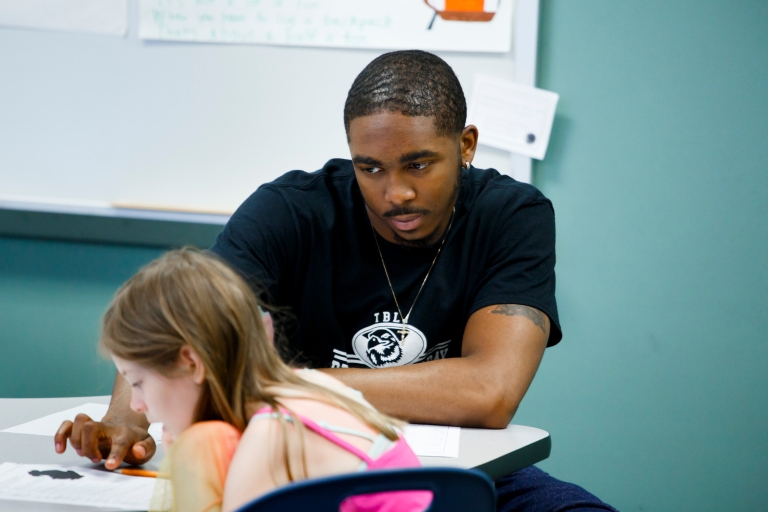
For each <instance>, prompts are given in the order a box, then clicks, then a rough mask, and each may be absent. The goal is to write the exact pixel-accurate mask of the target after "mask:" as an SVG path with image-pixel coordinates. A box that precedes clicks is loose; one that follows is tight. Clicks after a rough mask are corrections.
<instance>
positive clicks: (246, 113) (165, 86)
mask: <svg viewBox="0 0 768 512" xmlns="http://www.w3.org/2000/svg"><path fill="white" fill-rule="evenodd" d="M138 15H139V9H138V2H137V1H136V0H131V3H130V12H129V34H128V36H127V37H125V38H118V37H108V36H97V35H90V34H76V33H63V32H45V31H30V30H18V29H8V28H0V69H2V70H3V79H2V80H0V208H6V209H8V208H14V209H22V210H27V209H28V210H39V211H49V212H50V211H54V212H56V211H60V212H70V213H71V212H75V213H88V214H94V215H107V216H127V217H131V216H137V215H138V216H141V217H143V218H146V217H147V216H150V217H152V218H165V219H167V218H175V219H183V218H184V214H179V213H164V212H163V211H162V210H163V209H170V210H176V211H181V212H184V211H192V212H199V213H198V214H194V215H192V217H189V218H190V219H191V221H194V222H216V223H220V222H224V221H226V215H209V216H206V214H207V213H223V214H227V213H230V212H232V211H233V210H234V209H235V208H236V207H237V206H238V205H239V204H240V203H241V202H242V201H243V200H244V199H245V198H246V197H247V196H248V195H249V194H250V193H251V192H252V191H254V190H255V189H256V188H257V187H258V186H259V185H260V184H262V183H265V182H268V181H271V180H273V179H275V178H277V177H278V176H280V175H282V174H283V173H285V172H287V171H289V170H293V169H302V170H307V171H313V170H316V169H319V168H320V167H322V165H323V164H324V163H325V162H326V161H327V160H329V159H330V158H334V157H344V158H348V157H349V151H348V148H347V145H346V137H345V133H344V124H343V117H342V115H343V106H344V100H345V98H346V94H347V91H348V89H349V87H350V85H351V84H352V81H353V80H354V78H355V76H356V75H357V74H358V73H359V72H360V71H361V70H362V69H363V68H364V67H365V65H366V64H368V63H369V62H370V61H371V60H372V59H373V58H375V57H376V56H378V55H380V54H381V53H383V51H382V50H361V49H356V50H349V49H333V48H306V47H283V46H263V45H239V44H203V43H178V42H155V41H143V40H140V39H139V38H138V37H137V30H138V23H137V22H138ZM513 20H514V23H515V27H514V30H513V51H512V52H508V53H501V54H487V53H482V54H481V53H464V52H447V53H438V54H439V55H440V56H441V57H443V58H444V59H445V60H446V61H447V62H448V63H449V64H450V65H451V66H452V67H453V69H454V70H455V71H456V74H457V75H458V77H459V80H460V81H461V83H462V86H463V87H464V90H465V95H466V96H467V97H470V95H471V90H472V83H473V78H474V75H475V73H485V74H489V75H493V76H498V77H501V78H509V79H514V80H516V81H518V82H520V83H525V84H530V85H533V82H534V77H535V63H536V37H537V24H538V0H518V2H516V4H515V14H514V18H513ZM480 140H481V141H482V127H480ZM473 164H474V165H476V166H477V167H494V168H496V169H498V170H499V171H501V172H505V173H509V174H512V175H516V176H524V177H525V176H528V175H530V160H529V159H528V158H523V157H510V155H509V153H506V152H504V151H500V150H495V149H491V148H487V147H483V146H481V147H480V149H479V150H478V153H477V156H476V158H475V161H474V162H473ZM116 204H117V205H133V206H144V207H149V208H150V209H151V210H152V211H151V212H146V211H141V210H136V211H134V210H130V209H124V208H115V205H116ZM169 216H170V217H169Z"/></svg>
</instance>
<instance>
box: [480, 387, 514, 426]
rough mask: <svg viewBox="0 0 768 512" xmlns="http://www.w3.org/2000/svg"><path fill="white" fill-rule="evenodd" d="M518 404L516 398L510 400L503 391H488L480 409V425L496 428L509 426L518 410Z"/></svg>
mask: <svg viewBox="0 0 768 512" xmlns="http://www.w3.org/2000/svg"><path fill="white" fill-rule="evenodd" d="M517 406H518V402H517V401H516V400H510V399H509V397H508V396H506V395H505V394H504V393H502V392H497V393H488V394H487V395H486V397H485V399H484V400H482V407H481V408H480V410H479V411H478V413H479V414H478V421H477V423H478V426H479V427H480V428H494V429H501V428H507V425H509V423H510V422H511V421H512V418H513V417H514V416H515V413H516V412H517Z"/></svg>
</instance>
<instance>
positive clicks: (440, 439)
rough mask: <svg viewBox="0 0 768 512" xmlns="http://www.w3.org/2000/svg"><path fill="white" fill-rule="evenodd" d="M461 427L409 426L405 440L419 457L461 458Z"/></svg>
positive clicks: (406, 428)
mask: <svg viewBox="0 0 768 512" xmlns="http://www.w3.org/2000/svg"><path fill="white" fill-rule="evenodd" d="M460 433H461V428H459V427H444V426H440V425H408V426H407V427H405V440H406V441H408V445H410V447H411V449H412V450H413V451H414V453H416V455H418V456H419V457H453V458H456V457H458V456H459V434H460Z"/></svg>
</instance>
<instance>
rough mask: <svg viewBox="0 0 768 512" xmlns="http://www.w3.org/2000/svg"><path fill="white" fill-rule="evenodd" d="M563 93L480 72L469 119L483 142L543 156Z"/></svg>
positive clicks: (513, 150) (468, 115)
mask: <svg viewBox="0 0 768 512" xmlns="http://www.w3.org/2000/svg"><path fill="white" fill-rule="evenodd" d="M559 98H560V96H559V95H558V94H557V93H554V92H551V91H545V90H543V89H538V88H536V87H529V86H527V85H521V84H517V83H515V82H513V81H511V80H504V79H501V78H496V77H492V76H488V75H480V74H478V75H477V76H476V77H475V85H474V89H473V90H472V96H471V98H470V102H469V112H468V113H467V122H468V123H469V124H474V125H475V126H477V128H478V130H479V132H480V139H479V143H480V144H485V145H486V146H490V147H493V148H498V149H504V150H507V151H510V152H512V153H515V154H518V155H523V156H528V157H531V158H536V159H537V160H543V159H544V155H545V153H546V152H547V145H548V144H549V135H550V133H551V131H552V122H553V121H554V119H555V109H556V108H557V101H558V99H559Z"/></svg>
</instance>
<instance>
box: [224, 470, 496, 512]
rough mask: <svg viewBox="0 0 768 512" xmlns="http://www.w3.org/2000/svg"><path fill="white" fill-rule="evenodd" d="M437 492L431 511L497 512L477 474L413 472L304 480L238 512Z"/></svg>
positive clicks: (318, 511)
mask: <svg viewBox="0 0 768 512" xmlns="http://www.w3.org/2000/svg"><path fill="white" fill-rule="evenodd" d="M414 490H420V491H432V494H433V498H432V503H431V504H430V506H429V508H428V509H427V510H428V511H430V512H467V511H472V512H495V510H496V491H495V488H494V485H493V482H491V480H490V478H488V476H486V475H485V474H484V473H481V472H479V471H476V470H467V469H457V468H408V469H390V470H384V471H366V472H362V473H351V474H349V473H348V474H344V475H337V476H331V477H325V478H316V479H310V480H302V481H300V482H296V483H293V484H289V485H286V486H284V487H280V488H279V489H276V490H275V491H272V492H270V493H268V494H265V495H264V496H262V497H260V498H257V499H255V500H253V501H252V502H250V503H248V504H247V505H245V506H243V507H242V508H240V509H239V510H238V511H237V512H288V511H294V510H311V511H312V512H338V511H339V505H341V502H342V501H344V500H345V499H346V498H348V497H350V496H357V495H359V494H370V493H376V492H387V491H414Z"/></svg>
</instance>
